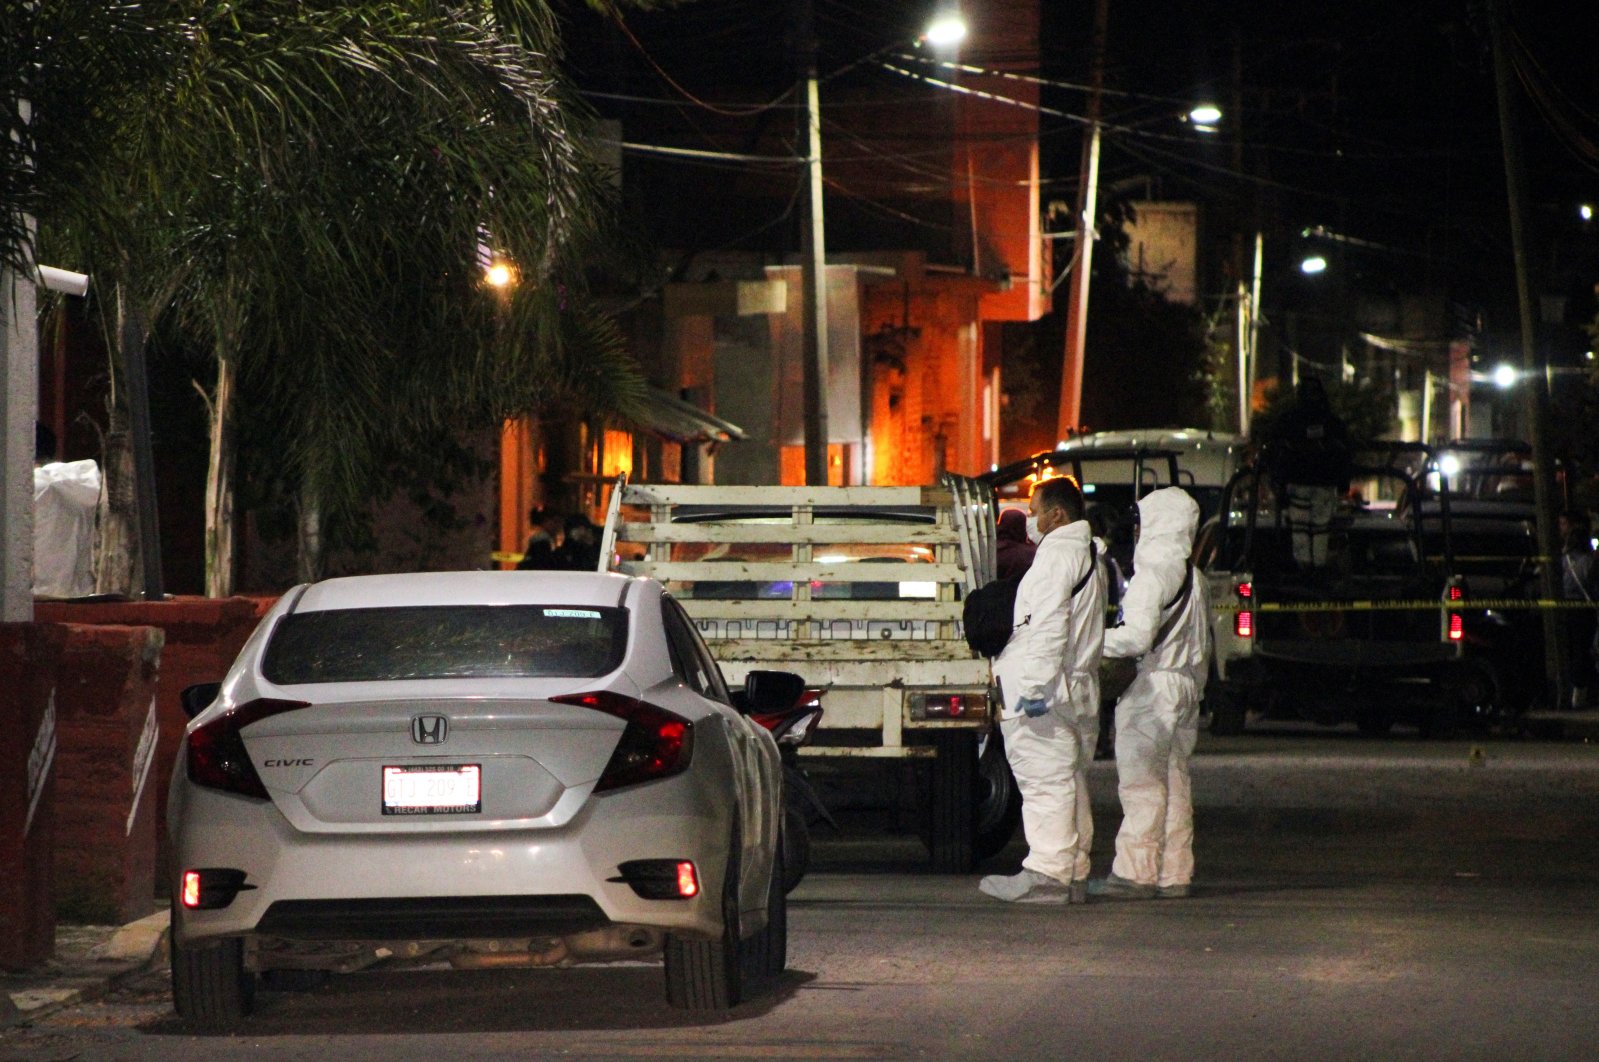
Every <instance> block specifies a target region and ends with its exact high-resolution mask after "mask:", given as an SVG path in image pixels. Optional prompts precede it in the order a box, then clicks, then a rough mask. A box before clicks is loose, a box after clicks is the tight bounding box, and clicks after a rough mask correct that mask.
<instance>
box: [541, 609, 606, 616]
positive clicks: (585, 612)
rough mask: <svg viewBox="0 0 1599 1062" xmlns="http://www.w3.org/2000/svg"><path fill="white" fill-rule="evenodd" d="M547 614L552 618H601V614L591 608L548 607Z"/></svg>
mask: <svg viewBox="0 0 1599 1062" xmlns="http://www.w3.org/2000/svg"><path fill="white" fill-rule="evenodd" d="M544 614H545V615H546V616H549V617H551V618H552V619H599V618H600V614H599V613H598V612H595V611H594V610H593V609H589V608H547V609H545V610H544Z"/></svg>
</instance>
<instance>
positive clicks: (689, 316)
mask: <svg viewBox="0 0 1599 1062" xmlns="http://www.w3.org/2000/svg"><path fill="white" fill-rule="evenodd" d="M904 6H905V10H906V11H907V12H910V11H912V10H913V8H912V7H911V6H910V5H904ZM924 6H925V5H924ZM691 11H692V8H685V9H682V12H684V13H687V12H691ZM963 12H964V14H965V17H966V19H967V22H968V26H969V35H968V37H967V40H966V42H964V43H963V45H962V50H961V53H960V54H959V55H958V56H956V55H949V56H941V55H937V54H934V53H932V52H931V51H929V50H927V49H923V48H917V47H912V46H911V44H910V42H909V39H907V41H906V43H905V45H904V46H903V47H886V48H879V49H878V51H877V52H876V53H871V54H868V56H867V58H866V59H865V60H861V59H860V58H859V57H858V56H857V57H856V59H855V61H853V62H851V63H846V64H843V65H841V66H840V68H839V72H838V73H837V74H836V76H834V75H832V74H829V73H828V72H827V71H826V70H825V69H824V72H823V73H824V76H823V88H822V91H821V99H822V139H823V154H822V160H823V170H824V174H825V179H826V212H827V224H826V229H827V245H828V256H827V262H828V265H827V276H826V284H827V291H828V334H829V367H828V374H827V383H826V393H827V414H828V435H829V440H828V442H829V446H828V467H829V478H830V480H831V481H832V482H835V483H840V484H855V483H870V484H917V483H928V482H932V481H933V480H934V479H935V478H936V476H937V475H938V473H939V472H941V471H944V470H949V471H953V472H960V473H967V474H975V473H978V472H981V471H984V470H986V469H988V468H989V467H991V466H992V465H994V464H995V463H997V462H998V461H999V460H1000V447H1001V445H1002V439H1003V419H1004V418H1003V409H1002V403H1001V397H1000V396H1001V384H1002V381H1001V379H1000V368H999V367H1000V364H1001V360H1002V359H1001V349H1000V347H1001V342H1002V331H1003V330H1002V327H1001V326H1002V325H1003V323H1005V322H1016V321H1032V320H1036V319H1037V318H1039V317H1040V316H1042V315H1043V314H1044V313H1046V312H1047V311H1048V309H1049V286H1050V279H1051V277H1050V260H1049V248H1048V245H1047V242H1046V240H1045V239H1044V236H1043V232H1042V228H1041V220H1042V211H1041V204H1040V194H1039V151H1038V132H1039V114H1038V111H1037V110H1036V105H1037V90H1036V88H1035V87H1033V86H1032V85H1031V84H1029V83H1028V82H1027V81H1025V80H1017V79H1013V78H1007V77H1005V76H1003V75H1004V74H1006V73H1023V74H1031V73H1036V71H1037V68H1038V61H1037V60H1038V32H1039V5H1038V0H980V2H968V3H965V4H963ZM640 22H642V23H643V24H644V25H645V27H646V30H647V29H648V28H649V26H650V25H652V24H650V23H648V22H647V21H645V20H634V21H633V22H632V23H631V24H640ZM659 26H660V29H659V32H658V34H657V36H655V37H651V36H648V35H646V33H645V32H640V34H639V37H640V40H641V43H640V47H641V48H643V49H648V50H650V55H651V59H652V61H657V62H658V63H659V64H660V65H661V66H662V67H663V68H664V69H668V70H673V71H676V72H677V73H680V74H681V73H682V71H683V69H685V64H687V63H688V62H689V60H688V59H686V58H682V56H686V55H688V54H689V53H687V52H682V53H678V52H673V51H672V50H671V47H672V36H671V34H672V33H674V32H676V31H677V28H678V27H680V26H681V22H680V21H666V20H665V18H664V16H663V20H662V21H661V22H660V23H659ZM781 28H782V27H781V20H780V19H779V25H778V27H777V29H778V30H779V31H780V30H781ZM823 29H825V27H823ZM576 47H579V48H580V47H581V45H577V46H576ZM618 47H620V46H618ZM624 51H625V49H624ZM824 53H825V48H824ZM593 54H595V55H599V56H601V58H602V59H605V60H606V61H612V60H614V55H613V54H612V53H610V52H604V51H603V50H596V51H595V52H594V53H593ZM674 60H675V61H676V64H677V65H674ZM593 63H594V65H596V66H603V65H604V64H603V63H602V62H601V61H600V60H593ZM613 65H614V62H613ZM749 65H751V66H754V65H755V64H754V63H753V61H752V62H751V63H750V64H749ZM707 66H709V64H707ZM715 76H716V75H715V73H714V71H713V72H710V73H706V74H705V77H706V78H707V79H713V78H714V77H715ZM593 80H594V81H596V82H598V83H600V84H602V85H603V86H604V88H605V92H604V93H603V94H597V95H599V99H598V100H596V101H595V102H596V106H597V107H598V108H599V109H600V110H601V111H602V113H606V116H607V117H608V118H610V119H612V120H614V121H616V122H618V123H619V128H620V130H621V135H620V136H619V137H618V138H617V139H618V140H619V141H621V142H623V143H624V144H629V145H641V144H642V145H661V146H670V145H672V144H674V143H678V144H684V145H687V144H692V143H695V142H696V139H697V138H703V140H701V141H700V142H702V143H705V144H708V145H712V146H714V145H718V144H730V143H738V144H742V145H743V146H744V151H743V154H744V155H759V156H762V157H765V156H770V157H772V158H774V159H780V158H782V157H784V156H785V155H786V156H787V157H789V158H792V157H793V156H792V153H793V151H794V144H795V143H796V142H797V141H796V138H795V137H794V136H793V129H792V127H791V126H785V125H784V124H783V123H782V122H781V121H774V120H770V119H771V113H772V112H771V111H767V112H766V113H765V115H764V118H763V117H756V118H753V119H745V118H742V117H738V115H740V114H742V113H743V112H742V111H740V110H737V109H735V108H731V107H718V108H716V109H715V110H706V111H705V112H704V113H701V111H700V110H694V108H683V109H687V110H694V113H693V114H692V116H691V119H690V120H689V121H687V123H686V124H684V123H675V124H674V122H675V120H674V118H673V117H672V115H671V112H670V111H669V110H668V109H667V108H665V107H657V108H654V109H650V108H648V107H644V106H635V107H633V109H631V110H630V109H629V107H628V105H627V104H622V103H618V104H611V103H609V101H610V100H611V99H612V98H618V99H623V100H629V99H635V98H636V97H635V96H632V95H629V93H630V91H632V90H633V87H634V85H635V84H636V83H637V82H636V81H634V80H630V79H629V78H627V77H623V76H621V75H614V76H612V77H611V78H610V79H609V80H607V79H605V78H600V77H596V78H594V79H593ZM652 84H655V83H654V82H652ZM679 87H680V88H681V87H682V86H679ZM694 87H695V89H696V90H697V92H698V93H700V94H703V95H704V96H705V98H706V99H726V98H727V97H728V96H729V95H730V94H731V93H733V92H735V91H737V89H738V85H737V83H736V80H735V81H734V82H730V83H728V82H719V81H716V80H706V81H703V82H700V83H697V84H696V85H695V86H694ZM618 88H620V89H621V90H622V91H613V90H616V89H618ZM744 89H745V91H746V92H747V94H748V95H749V97H750V98H752V99H759V98H762V96H763V94H767V95H766V98H771V96H773V95H776V93H770V90H769V89H767V88H763V87H761V86H757V85H746V86H744ZM685 91H688V90H687V89H685ZM768 93H769V94H768ZM996 96H999V97H1004V98H1005V99H995V98H994V97H996ZM698 98H699V95H696V99H698ZM702 102H703V101H702ZM746 110H757V111H759V110H760V108H747V109H746ZM662 111H668V113H667V115H665V116H663V115H662V114H661V112H662ZM607 112H608V113H607ZM751 145H753V149H752V148H751ZM634 150H636V151H637V152H638V153H637V154H635V153H628V154H625V155H624V161H623V165H622V180H623V185H624V189H625V190H626V191H627V192H628V193H629V194H630V196H631V197H635V198H636V201H642V202H645V203H647V204H648V207H649V209H650V211H651V213H650V214H649V220H650V222H651V223H652V225H653V227H654V231H652V233H651V235H652V236H654V238H655V239H656V240H657V242H658V244H659V245H660V246H662V247H665V248H667V249H668V253H666V254H665V255H663V257H664V258H665V259H666V260H667V261H670V262H675V263H676V267H675V269H674V272H673V275H672V276H671V278H670V281H669V282H667V283H665V284H663V285H661V286H660V288H659V289H658V291H656V292H651V293H647V295H648V296H649V297H646V298H645V299H643V300H642V301H640V300H638V299H633V300H631V302H632V305H631V307H630V309H629V311H628V314H627V316H626V318H625V320H624V324H625V327H626V328H627V331H628V334H629V336H630V338H631V342H632V345H633V349H634V352H635V354H636V355H637V356H638V360H639V363H640V365H641V366H642V367H643V369H644V371H645V373H646V374H647V375H648V376H649V378H650V380H651V382H652V383H653V384H654V385H656V387H657V388H658V389H659V398H660V406H659V416H652V417H651V419H650V422H649V423H644V424H633V425H626V424H616V423H604V422H597V421H587V420H578V421H567V422H565V423H563V424H556V423H546V424H545V425H543V426H542V427H540V426H537V425H532V424H528V423H519V424H515V425H508V426H507V428H506V432H505V435H504V442H503V445H502V456H501V470H502V488H501V507H500V508H501V522H500V528H501V530H500V540H501V549H502V550H504V551H505V552H506V553H515V552H518V551H519V550H520V549H521V544H522V543H523V542H524V541H525V539H526V534H527V510H528V509H529V508H531V507H532V506H534V505H540V504H553V505H556V506H558V507H561V508H563V509H568V510H569V509H572V508H582V509H584V510H587V511H589V512H590V514H591V515H592V516H595V517H597V516H598V515H599V513H600V512H601V511H602V505H603V502H604V490H605V487H604V485H605V483H606V482H607V481H609V480H610V479H611V478H613V477H614V475H615V474H616V473H617V472H620V471H628V472H629V473H630V475H631V476H633V477H634V478H636V479H650V480H667V481H684V482H706V483H711V482H714V483H727V484H733V483H739V484H766V483H771V484H775V483H801V482H803V481H804V447H803V434H804V428H803V402H802V399H801V395H802V393H803V386H802V361H801V355H802V349H803V331H802V327H803V326H802V320H803V319H802V317H801V309H802V302H801V275H800V267H799V266H798V264H797V255H796V253H795V252H796V249H797V246H798V244H797V239H795V238H794V236H795V233H796V231H797V230H796V229H794V228H793V226H792V224H790V225H788V226H787V227H784V226H783V225H779V226H778V227H777V228H776V229H774V230H772V231H771V232H770V233H769V234H768V235H769V237H770V238H769V240H767V241H766V242H765V243H761V242H759V241H756V243H755V245H753V246H752V245H750V241H748V240H745V241H742V245H741V246H738V247H737V248H725V249H724V246H722V245H719V244H718V235H719V234H720V233H721V232H723V231H725V230H734V229H737V228H738V227H739V223H740V222H741V221H742V220H743V219H744V218H745V217H748V218H750V219H752V220H753V219H758V218H759V217H760V216H761V214H762V212H763V211H764V212H766V213H767V214H768V215H769V214H775V213H777V212H778V211H779V210H782V209H783V208H784V204H785V202H786V203H787V206H788V207H789V208H792V207H793V206H794V203H795V201H796V200H797V199H798V198H799V197H798V196H797V194H796V190H795V186H794V177H795V172H796V171H795V168H794V167H789V168H788V169H786V170H778V169H777V168H775V167H766V166H760V165H749V166H744V167H742V168H739V167H737V166H733V165H729V166H728V167H726V168H724V169H722V170H717V171H714V179H713V180H711V181H709V182H708V181H706V180H704V179H702V178H703V174H701V175H698V176H696V175H693V174H687V175H685V173H684V172H683V171H682V167H681V166H679V167H677V168H675V169H674V168H673V163H674V162H675V160H673V159H670V158H668V159H665V160H662V159H660V158H658V157H656V156H653V155H651V154H649V153H648V152H645V151H643V149H634ZM728 154H730V155H731V154H732V153H728ZM793 214H794V211H792V210H784V211H783V213H782V214H780V215H779V217H780V218H782V217H788V216H792V215H793ZM724 224H725V230H724V228H722V227H720V226H723V225H724ZM707 247H709V248H710V249H706V248H707ZM674 401H675V402H676V403H677V405H676V406H675V407H674V408H672V409H671V410H668V409H667V408H666V406H667V404H668V403H672V402H674ZM674 418H675V419H674Z"/></svg>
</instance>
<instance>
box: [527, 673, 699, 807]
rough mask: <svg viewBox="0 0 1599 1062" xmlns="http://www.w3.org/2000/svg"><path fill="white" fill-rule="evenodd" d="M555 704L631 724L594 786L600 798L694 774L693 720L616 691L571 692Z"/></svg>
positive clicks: (628, 725) (557, 698)
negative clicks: (691, 768)
mask: <svg viewBox="0 0 1599 1062" xmlns="http://www.w3.org/2000/svg"><path fill="white" fill-rule="evenodd" d="M550 700H552V701H554V702H556V703H557V704H575V705H578V706H579V707H582V708H592V709H594V710H595V711H597V712H604V713H605V714H606V715H614V716H615V717H616V718H618V719H621V720H624V721H625V722H626V723H627V726H625V727H624V728H623V729H622V737H621V740H619V741H617V743H616V750H615V751H614V752H612V753H611V759H610V762H609V763H607V764H606V765H605V770H604V771H602V772H600V780H599V781H598V782H596V783H595V784H594V791H595V792H596V793H603V792H605V791H606V790H608V789H620V788H622V787H623V786H627V785H638V784H639V783H640V782H653V781H655V780H656V779H658V778H669V777H671V776H672V775H674V774H678V773H680V772H682V771H684V770H687V769H688V762H689V758H690V757H691V756H692V755H693V753H694V724H693V723H691V722H689V721H688V720H687V719H684V718H682V717H681V716H677V715H673V714H672V713H671V712H669V711H667V710H666V709H665V708H657V707H656V706H655V705H653V704H646V703H645V702H644V701H641V700H637V699H636V698H633V697H629V696H627V695H625V694H621V693H615V692H613V691H611V690H597V691H595V692H593V693H569V694H563V695H562V696H559V697H551V698H550Z"/></svg>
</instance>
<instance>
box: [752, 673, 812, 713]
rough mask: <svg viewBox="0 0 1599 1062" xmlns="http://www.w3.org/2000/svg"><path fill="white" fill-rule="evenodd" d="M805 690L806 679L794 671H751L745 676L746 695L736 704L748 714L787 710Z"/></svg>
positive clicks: (797, 701) (797, 700)
mask: <svg viewBox="0 0 1599 1062" xmlns="http://www.w3.org/2000/svg"><path fill="white" fill-rule="evenodd" d="M804 692H805V680H804V679H803V678H801V677H800V676H798V675H796V674H794V673H793V672H792V671H751V672H750V673H749V674H748V675H746V676H745V677H744V691H743V693H744V696H743V697H742V698H738V699H736V700H735V704H737V706H738V707H739V710H740V711H743V712H745V713H747V714H749V713H753V714H758V715H766V714H768V713H771V712H786V711H788V710H789V709H790V708H792V707H794V705H795V704H797V703H799V699H800V696H801V695H802V694H804ZM740 701H741V702H742V703H739V702H740Z"/></svg>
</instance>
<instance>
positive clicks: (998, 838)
mask: <svg viewBox="0 0 1599 1062" xmlns="http://www.w3.org/2000/svg"><path fill="white" fill-rule="evenodd" d="M977 791H978V798H977V826H976V834H977V835H976V839H975V840H974V841H973V843H972V847H973V855H974V856H975V857H976V859H977V860H978V861H982V860H984V859H987V858H988V857H989V856H992V855H996V854H998V853H999V852H1000V851H1002V850H1003V849H1004V847H1005V846H1006V845H1007V844H1009V843H1010V839H1011V838H1012V837H1014V836H1015V835H1016V827H1017V825H1018V824H1019V823H1020V822H1021V821H1022V792H1021V790H1020V789H1018V788H1017V787H1016V776H1015V775H1013V774H1011V769H1010V762H1009V761H1008V760H1006V758H1005V740H1004V738H1002V737H1001V736H1000V733H999V727H997V726H996V727H995V728H994V729H993V730H992V731H991V732H990V733H989V735H988V743H987V744H985V745H984V746H983V751H982V752H981V753H980V754H979V755H978V757H977Z"/></svg>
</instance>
